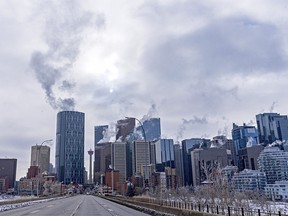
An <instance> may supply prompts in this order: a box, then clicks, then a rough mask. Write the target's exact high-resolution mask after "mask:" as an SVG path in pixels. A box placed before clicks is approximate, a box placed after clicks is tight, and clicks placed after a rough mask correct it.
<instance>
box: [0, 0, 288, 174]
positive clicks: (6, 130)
mask: <svg viewBox="0 0 288 216" xmlns="http://www.w3.org/2000/svg"><path fill="white" fill-rule="evenodd" d="M111 5H113V7H111ZM286 8H287V3H286V2H285V1H281V0H277V1H274V2H270V1H266V0H265V1H253V2H250V1H248V0H245V1H241V2H233V3H231V2H230V1H228V0H221V1H215V0H214V1H209V2H199V1H194V0H193V1H180V2H179V1H178V2H174V1H141V0H137V1H133V2H131V1H127V0H120V1H117V2H112V1H102V0H101V1H98V2H97V4H96V3H95V2H94V1H91V0H86V1H77V0H75V1H72V2H69V3H68V2H66V1H65V2H58V1H56V0H53V1H49V2H48V1H47V2H39V3H38V2H19V1H9V2H7V1H4V2H1V3H0V12H1V13H0V18H1V19H0V20H1V21H0V27H1V29H3V30H2V34H1V35H0V41H1V42H0V47H1V50H0V57H1V58H0V59H1V60H0V66H1V67H0V68H1V80H0V98H1V102H2V105H1V106H0V112H1V115H0V130H1V133H0V146H1V152H0V158H17V159H18V166H17V178H20V177H22V176H24V175H25V173H26V172H27V169H28V167H29V162H30V155H31V152H30V150H31V146H33V145H36V144H38V145H39V144H41V143H42V141H44V140H47V139H53V145H52V146H50V148H51V153H50V154H51V162H52V163H53V164H54V165H55V161H54V155H55V148H56V135H55V131H56V116H57V113H58V112H59V111H62V110H72V109H74V110H75V111H80V112H83V113H85V116H86V125H85V128H86V131H85V167H86V170H87V169H88V167H89V166H88V164H89V157H88V154H87V152H86V151H87V150H89V149H90V148H93V146H94V134H93V133H94V127H95V126H96V125H107V124H110V123H116V122H117V120H120V119H125V117H126V116H129V117H136V118H138V119H140V120H142V119H145V118H147V117H159V118H160V119H161V134H162V138H171V139H173V140H174V142H176V141H181V140H183V139H189V138H192V137H203V138H212V137H213V136H217V135H219V134H221V135H222V134H225V133H226V135H227V137H231V130H232V123H236V124H238V125H242V124H243V123H247V124H251V125H254V126H256V119H255V116H256V115H257V114H260V113H265V112H276V113H280V114H282V115H287V114H288V109H287V108H288V104H287V103H286V100H285V99H286V98H285V94H284V93H283V89H285V87H286V83H287V81H288V76H287V72H288V70H287V69H288V64H287V62H288V61H287V60H288V58H287V52H286V50H287V46H288V44H287V40H286V39H285V37H286V35H287V29H288V28H287V25H288V24H287V22H286V21H287V19H288V15H287V14H286ZM70 17H74V18H75V19H70Z"/></svg>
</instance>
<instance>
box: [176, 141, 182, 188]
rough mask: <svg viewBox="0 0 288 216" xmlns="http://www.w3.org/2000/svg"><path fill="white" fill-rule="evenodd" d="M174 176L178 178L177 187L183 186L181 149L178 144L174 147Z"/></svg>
mask: <svg viewBox="0 0 288 216" xmlns="http://www.w3.org/2000/svg"><path fill="white" fill-rule="evenodd" d="M174 154H175V168H176V175H177V176H179V185H180V186H184V169H183V155H182V148H181V146H180V144H179V143H176V144H175V145H174Z"/></svg>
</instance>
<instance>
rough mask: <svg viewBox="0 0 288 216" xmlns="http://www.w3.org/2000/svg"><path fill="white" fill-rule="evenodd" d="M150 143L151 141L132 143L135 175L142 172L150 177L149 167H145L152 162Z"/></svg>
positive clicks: (146, 176)
mask: <svg viewBox="0 0 288 216" xmlns="http://www.w3.org/2000/svg"><path fill="white" fill-rule="evenodd" d="M149 145H150V144H149V142H144V141H134V142H133V144H132V170H133V175H137V174H141V175H142V176H145V178H146V179H148V177H149V173H148V170H147V169H148V168H145V167H148V165H150V164H151V160H150V146H149ZM144 168H145V169H144ZM143 170H144V171H143ZM142 171H143V172H142Z"/></svg>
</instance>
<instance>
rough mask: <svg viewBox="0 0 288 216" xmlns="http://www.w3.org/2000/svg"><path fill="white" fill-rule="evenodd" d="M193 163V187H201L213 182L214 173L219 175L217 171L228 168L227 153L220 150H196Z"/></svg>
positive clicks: (193, 153) (192, 152) (192, 154)
mask: <svg viewBox="0 0 288 216" xmlns="http://www.w3.org/2000/svg"><path fill="white" fill-rule="evenodd" d="M191 161H192V162H191V164H192V179H193V186H196V185H200V184H202V182H204V181H208V182H209V181H211V180H212V178H213V177H214V176H213V173H216V174H217V173H218V171H219V170H217V169H219V168H223V167H225V166H227V164H228V157H227V151H226V149H220V148H207V149H194V150H193V151H191Z"/></svg>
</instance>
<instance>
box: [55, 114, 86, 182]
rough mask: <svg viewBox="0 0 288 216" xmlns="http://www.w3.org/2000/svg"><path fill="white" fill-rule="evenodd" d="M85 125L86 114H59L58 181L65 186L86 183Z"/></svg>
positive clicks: (57, 132)
mask: <svg viewBox="0 0 288 216" xmlns="http://www.w3.org/2000/svg"><path fill="white" fill-rule="evenodd" d="M84 125H85V114H84V113H81V112H76V111H62V112H59V113H58V114H57V128H56V130H57V131H56V157H55V166H56V173H57V179H58V181H59V182H63V183H64V184H70V183H71V182H73V183H78V184H83V183H84Z"/></svg>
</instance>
